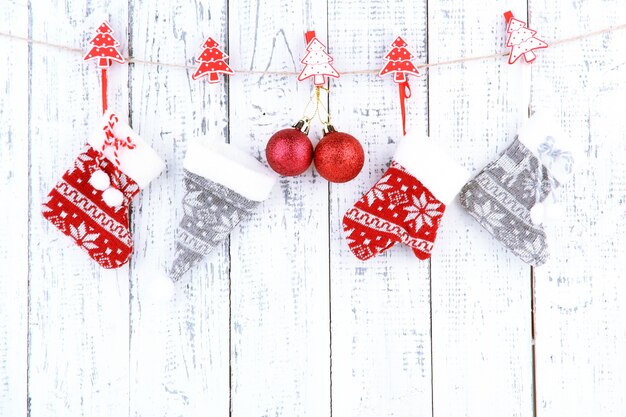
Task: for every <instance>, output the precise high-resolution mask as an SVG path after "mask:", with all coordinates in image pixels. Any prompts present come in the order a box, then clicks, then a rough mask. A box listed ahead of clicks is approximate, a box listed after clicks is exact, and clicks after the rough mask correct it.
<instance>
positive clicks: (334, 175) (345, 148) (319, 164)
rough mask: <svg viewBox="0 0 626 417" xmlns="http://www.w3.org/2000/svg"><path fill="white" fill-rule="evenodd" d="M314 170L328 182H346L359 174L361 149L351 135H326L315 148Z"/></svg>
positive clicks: (333, 133)
mask: <svg viewBox="0 0 626 417" xmlns="http://www.w3.org/2000/svg"><path fill="white" fill-rule="evenodd" d="M314 162H315V168H316V169H317V172H319V173H320V175H321V176H322V177H324V178H326V179H327V180H328V181H330V182H348V181H350V180H351V179H353V178H354V177H356V176H357V175H359V172H361V169H362V168H363V163H364V162H365V154H364V153H363V147H362V146H361V144H360V143H359V141H358V140H356V138H355V137H354V136H352V135H348V134H347V133H342V132H330V133H327V134H326V135H325V136H324V137H323V138H322V140H320V142H319V143H318V144H317V147H316V148H315V159H314Z"/></svg>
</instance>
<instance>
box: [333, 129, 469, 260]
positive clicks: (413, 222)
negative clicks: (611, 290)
mask: <svg viewBox="0 0 626 417" xmlns="http://www.w3.org/2000/svg"><path fill="white" fill-rule="evenodd" d="M418 178H419V179H418ZM467 178H468V175H467V173H466V172H465V170H464V169H463V168H462V167H460V166H459V165H457V164H456V163H455V162H454V161H453V160H451V159H450V157H449V156H448V155H447V154H446V153H445V152H443V151H442V150H441V149H439V147H437V146H436V145H435V144H434V143H433V142H432V141H430V140H429V139H428V138H418V137H416V136H414V135H411V134H410V133H409V134H408V135H407V136H405V137H403V138H402V140H401V141H400V144H399V145H398V149H397V151H396V155H395V156H394V158H393V161H392V162H391V166H390V167H389V169H388V170H387V172H385V175H383V177H382V178H381V179H380V180H379V181H378V182H377V183H376V184H375V185H374V186H373V187H372V188H371V189H370V190H369V191H368V192H367V193H366V194H365V195H364V196H363V197H362V198H361V199H360V200H359V201H357V202H356V204H355V205H354V206H353V207H352V208H350V209H349V210H348V211H347V212H346V215H345V216H344V218H343V227H344V231H345V233H346V235H347V240H348V246H349V247H350V250H351V251H352V252H353V253H354V254H355V255H356V257H357V258H359V259H361V260H367V259H369V258H371V257H373V256H376V255H378V254H379V253H382V252H384V251H386V250H387V249H389V248H390V247H392V246H393V245H395V244H396V243H397V242H402V243H404V244H406V245H408V246H410V247H411V248H412V249H413V252H414V253H415V256H417V257H418V258H419V259H427V258H429V257H430V254H431V252H432V249H433V244H434V242H435V238H436V237H437V229H438V228H439V222H440V221H441V218H442V216H443V213H444V211H445V208H446V204H449V203H450V201H452V199H453V198H454V196H455V195H456V194H457V193H458V191H459V190H460V189H461V187H462V186H463V184H464V183H465V181H466V180H467Z"/></svg>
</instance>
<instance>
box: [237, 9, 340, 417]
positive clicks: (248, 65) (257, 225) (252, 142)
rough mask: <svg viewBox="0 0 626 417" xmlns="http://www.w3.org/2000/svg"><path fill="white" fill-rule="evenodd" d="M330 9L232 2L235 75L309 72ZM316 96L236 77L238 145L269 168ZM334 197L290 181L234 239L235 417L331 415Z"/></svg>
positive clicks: (273, 80) (320, 187)
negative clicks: (310, 52)
mask: <svg viewBox="0 0 626 417" xmlns="http://www.w3.org/2000/svg"><path fill="white" fill-rule="evenodd" d="M325 6H326V5H325V3H324V2H315V1H309V0H301V1H295V2H294V1H287V0H280V1H274V2H271V3H267V2H266V3H264V2H259V1H251V0H245V1H236V2H235V1H231V2H230V7H229V15H230V19H229V33H230V45H229V48H230V50H231V51H232V54H231V61H230V62H231V63H232V67H233V68H243V69H248V70H256V71H259V70H261V71H262V70H269V71H295V70H299V68H300V63H299V60H300V59H301V57H302V56H303V53H304V51H305V48H304V47H305V45H304V32H305V30H307V29H315V30H316V31H317V33H318V34H319V35H320V36H321V37H322V38H326V7H325ZM310 89H311V86H310V85H309V83H298V82H297V81H296V76H277V75H258V74H236V75H235V76H233V77H231V79H230V89H229V91H230V102H231V103H235V104H233V105H231V106H230V120H231V123H230V141H231V143H234V144H236V145H237V146H238V147H240V148H242V149H246V150H248V151H250V152H251V153H252V154H253V155H254V156H256V157H258V158H259V159H261V160H265V155H264V153H265V152H264V149H265V144H266V142H267V140H268V139H269V138H270V136H271V135H272V134H273V133H274V132H276V131H277V130H279V129H283V128H285V127H287V126H289V125H291V124H292V123H294V122H295V121H296V120H297V118H298V117H300V115H301V112H302V111H303V109H304V105H305V104H306V102H307V100H308V97H309V94H310ZM327 190H328V188H327V183H326V181H324V180H322V179H321V178H320V177H319V176H318V175H316V174H313V173H312V171H311V170H309V171H307V172H306V173H304V174H302V175H300V176H298V177H294V178H283V179H282V180H281V181H280V183H279V184H277V186H276V188H275V190H274V193H273V195H272V196H271V198H270V199H269V200H268V201H266V202H265V203H263V204H262V205H261V206H260V207H259V208H258V209H257V210H256V212H255V213H254V215H253V216H252V218H251V219H249V220H247V221H245V222H243V223H242V224H241V226H240V227H239V229H238V230H237V231H235V232H234V233H233V234H232V235H231V248H230V250H231V299H232V327H231V330H232V348H231V358H232V414H233V416H241V417H243V416H266V415H267V416H270V415H272V416H273V415H283V414H285V415H286V414H289V415H298V416H311V417H312V416H315V417H319V416H328V415H330V376H329V369H330V362H329V357H330V350H329V346H330V340H329V320H328V296H329V295H328V232H327V230H328V193H327Z"/></svg>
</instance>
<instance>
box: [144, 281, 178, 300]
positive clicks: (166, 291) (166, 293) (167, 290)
mask: <svg viewBox="0 0 626 417" xmlns="http://www.w3.org/2000/svg"><path fill="white" fill-rule="evenodd" d="M146 285H147V287H146V293H145V294H146V299H147V300H148V302H150V303H153V304H160V303H163V302H166V301H169V300H170V299H171V298H172V295H173V294H174V283H173V282H172V280H171V279H170V278H169V277H168V276H166V275H164V274H161V273H155V274H154V275H153V276H152V278H151V279H150V280H149V281H148V282H147V283H146Z"/></svg>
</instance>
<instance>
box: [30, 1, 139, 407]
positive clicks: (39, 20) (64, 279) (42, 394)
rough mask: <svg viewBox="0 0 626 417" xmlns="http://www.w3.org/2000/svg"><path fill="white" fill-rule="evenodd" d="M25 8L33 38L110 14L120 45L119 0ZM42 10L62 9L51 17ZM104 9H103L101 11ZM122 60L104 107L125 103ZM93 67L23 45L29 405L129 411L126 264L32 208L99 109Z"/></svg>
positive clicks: (74, 29)
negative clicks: (27, 72) (94, 256)
mask: <svg viewBox="0 0 626 417" xmlns="http://www.w3.org/2000/svg"><path fill="white" fill-rule="evenodd" d="M47 6H48V7H33V8H32V29H31V33H32V36H33V38H35V39H39V40H43V41H48V42H52V43H55V44H60V45H72V46H78V47H85V48H86V47H87V41H88V40H89V39H90V38H91V36H92V35H93V32H94V30H95V28H97V27H98V25H99V24H100V22H101V20H102V19H104V18H109V17H110V19H109V21H110V23H111V25H112V26H113V28H114V30H115V31H116V34H117V36H118V38H119V39H120V42H121V43H122V46H121V47H120V50H122V51H126V40H125V39H124V38H125V36H124V34H125V33H126V32H127V31H126V24H127V13H126V6H125V5H122V4H118V5H117V6H115V5H113V6H112V5H110V4H109V2H108V1H90V2H75V1H71V0H55V1H51V2H49V3H48V4H47ZM50 10H63V11H64V13H58V14H55V17H54V19H52V18H51V15H50ZM107 13H110V15H109V14H107ZM126 79H127V68H126V67H125V66H121V65H116V66H114V67H113V68H112V69H110V71H109V88H110V90H109V91H110V94H109V102H110V105H111V107H115V108H117V109H119V110H120V111H121V112H123V113H125V112H126V95H127V88H126ZM99 80H100V73H99V71H98V70H97V69H96V66H95V65H94V64H92V63H84V62H83V61H82V56H81V54H77V53H74V52H68V51H63V50H59V49H56V48H50V47H46V46H41V45H33V46H32V67H31V97H30V100H31V113H30V114H31V118H30V157H31V158H30V159H31V165H30V187H31V197H32V198H31V206H30V227H31V229H30V233H31V239H30V306H29V309H30V316H29V332H30V346H29V357H30V363H29V411H30V415H32V416H77V415H89V416H108V415H126V414H127V413H128V343H129V340H128V292H129V287H128V268H127V267H125V268H121V269H119V270H117V271H111V270H103V269H102V268H100V267H99V266H98V265H97V264H96V263H95V262H94V261H92V260H91V259H90V258H89V257H88V256H87V255H86V254H85V253H84V252H83V251H82V250H81V249H80V248H78V247H77V246H76V245H75V244H74V243H73V242H72V241H71V240H70V239H68V238H67V237H65V236H64V235H62V234H61V233H60V232H59V231H58V230H57V229H56V228H55V227H54V226H53V225H51V224H50V223H48V222H47V221H45V220H44V219H43V217H42V215H41V209H40V205H41V202H42V200H43V199H44V198H45V196H46V195H47V193H48V192H49V191H50V189H51V188H52V187H53V186H54V185H55V183H56V181H57V180H58V179H59V178H60V176H61V175H62V174H63V172H65V170H67V169H68V168H69V167H70V166H71V165H72V163H73V161H74V158H75V157H76V155H77V154H78V153H79V152H80V151H81V150H82V149H83V147H84V146H85V143H86V138H87V135H88V134H89V133H90V132H91V130H92V129H94V124H95V122H96V121H97V120H98V119H99V117H100V114H101V96H100V85H99Z"/></svg>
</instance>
